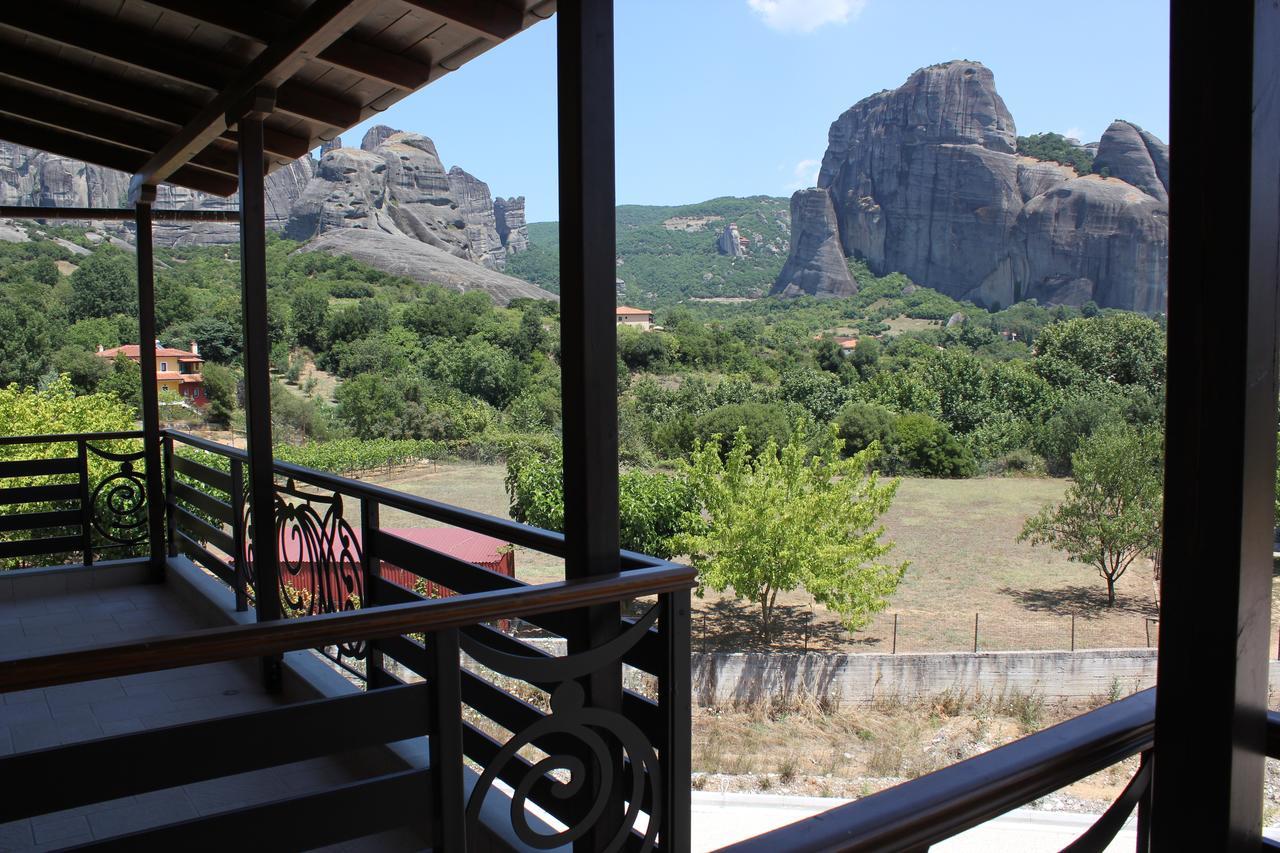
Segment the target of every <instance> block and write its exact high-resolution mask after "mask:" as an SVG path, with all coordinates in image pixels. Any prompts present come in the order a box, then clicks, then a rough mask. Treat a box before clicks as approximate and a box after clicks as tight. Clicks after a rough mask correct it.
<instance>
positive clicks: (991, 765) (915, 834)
mask: <svg viewBox="0 0 1280 853" xmlns="http://www.w3.org/2000/svg"><path fill="white" fill-rule="evenodd" d="M1154 732H1155V689H1154V688H1152V689H1149V690H1144V691H1143V692H1141V693H1136V694H1134V695H1133V696H1130V697H1128V698H1126V699H1122V700H1120V701H1118V702H1113V703H1111V704H1109V705H1104V706H1103V707H1101V708H1098V709H1097V710H1094V711H1090V712H1089V713H1087V714H1082V715H1080V716H1078V717H1074V718H1072V719H1070V720H1067V721H1066V722H1063V723H1059V724H1058V725H1056V726H1052V727H1050V728H1048V729H1045V730H1043V731H1040V732H1037V733H1035V734H1032V735H1028V736H1027V737H1024V738H1021V739H1020V740H1016V741H1014V742H1013V743H1010V744H1006V745H1005V746H1002V747H999V748H997V749H993V750H991V751H990V752H984V753H983V754H981V755H978V756H975V757H973V758H970V759H967V760H965V761H961V762H958V763H956V764H952V765H951V766H949V767H944V768H943V769H941V770H938V771H935V772H933V773H929V774H927V775H925V776H921V777H919V778H918V779H913V780H911V781H910V782H904V783H902V784H901V785H896V786H894V787H892V788H888V789H886V790H883V791H880V792H878V793H876V794H872V795H871V796H869V797H864V798H862V799H860V800H857V801H855V802H853V803H849V804H848V805H844V806H840V807H838V808H834V809H832V810H830V811H827V812H823V813H822V814H821V815H818V816H816V817H813V818H809V819H806V820H801V821H797V822H795V823H792V824H789V825H787V826H784V827H781V828H779V829H776V830H774V831H772V832H768V833H765V834H763V835H759V836H756V837H755V838H751V839H748V840H746V841H743V842H741V843H738V844H733V845H730V846H729V847H726V848H724V850H726V851H733V853H757V851H759V853H775V851H778V850H787V851H819V850H822V851H830V850H842V851H862V850H866V851H871V850H877V851H878V850H910V851H923V850H928V849H929V847H930V845H933V844H937V843H939V842H941V841H944V840H946V839H948V838H951V837H952V836H955V835H958V834H960V833H961V832H964V831H965V830H967V829H972V828H973V827H975V826H978V825H980V824H983V823H986V822H987V821H989V820H991V819H993V818H996V817H999V816H1000V815H1002V814H1005V813H1006V812H1009V811H1011V810H1013V809H1015V808H1018V807H1020V806H1025V805H1027V804H1028V803H1031V802H1033V801H1034V800H1037V799H1039V798H1040V797H1043V796H1046V795H1047V794H1051V793H1053V792H1054V791H1057V790H1060V789H1062V788H1064V787H1066V786H1067V785H1070V784H1072V783H1074V782H1078V781H1080V780H1081V779H1083V778H1085V777H1086V776H1089V775H1092V774H1093V773H1097V772H1098V771H1100V770H1104V769H1106V768H1108V767H1112V766H1114V765H1116V764H1119V763H1120V762H1122V761H1124V760H1125V759H1128V758H1131V757H1133V756H1135V755H1140V756H1141V761H1140V762H1139V765H1138V769H1137V771H1136V772H1135V773H1134V775H1133V778H1132V779H1131V780H1130V782H1129V784H1128V786H1127V787H1126V788H1125V790H1124V792H1123V793H1121V795H1120V796H1119V797H1118V798H1117V799H1116V800H1115V802H1114V803H1113V804H1112V805H1111V807H1110V808H1109V809H1108V810H1107V811H1106V813H1105V814H1103V815H1102V816H1101V817H1100V818H1099V819H1098V820H1097V821H1096V822H1095V823H1094V825H1093V826H1092V827H1090V828H1089V829H1088V830H1087V831H1086V832H1085V833H1084V835H1082V836H1080V838H1078V839H1077V840H1076V841H1075V842H1073V843H1072V844H1071V845H1069V846H1068V847H1066V848H1065V850H1066V851H1071V853H1086V851H1099V853H1100V851H1103V850H1105V849H1106V848H1107V847H1108V845H1110V844H1111V842H1112V841H1113V840H1114V839H1115V837H1116V835H1117V833H1119V831H1120V830H1121V829H1122V828H1123V826H1124V824H1125V823H1126V821H1127V820H1128V819H1129V817H1130V815H1131V814H1132V813H1133V811H1134V809H1135V808H1136V809H1137V811H1138V833H1137V835H1138V838H1137V847H1136V849H1137V850H1139V851H1142V852H1143V853H1145V851H1147V850H1148V849H1149V848H1150V845H1149V837H1148V819H1149V805H1150V793H1151V762H1150V755H1151V748H1152V745H1153V743H1154Z"/></svg>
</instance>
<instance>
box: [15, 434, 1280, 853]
mask: <svg viewBox="0 0 1280 853" xmlns="http://www.w3.org/2000/svg"><path fill="white" fill-rule="evenodd" d="M140 437H141V434H140V433H110V434H94V435H65V436H41V437H30V438H22V437H16V438H4V439H0V445H3V446H5V447H9V448H13V447H17V448H19V449H20V450H21V451H22V453H21V454H20V455H30V456H40V455H42V456H44V457H46V458H40V459H30V460H24V461H8V462H3V463H0V478H3V482H0V489H2V490H0V500H3V501H4V503H5V504H6V505H7V506H8V507H9V508H10V509H11V514H8V515H5V516H0V525H2V526H3V529H4V530H5V531H6V534H5V541H4V542H3V543H2V544H0V555H3V556H4V557H5V558H7V559H9V560H14V559H15V558H21V559H23V562H25V563H26V564H27V565H28V567H26V568H15V569H12V570H10V571H8V572H6V573H4V574H3V575H0V632H3V636H4V637H5V639H6V643H5V649H6V655H7V659H5V660H0V691H2V692H3V693H4V703H3V704H2V705H0V735H3V736H4V739H2V740H0V744H10V743H11V745H12V746H11V749H12V754H10V755H8V756H6V757H4V758H0V777H3V778H6V779H36V778H43V779H60V780H64V781H63V782H62V783H61V784H59V785H55V786H50V785H31V786H24V787H21V788H19V789H15V790H13V791H12V792H11V793H10V794H9V795H8V796H6V797H5V798H4V799H3V800H0V844H3V846H4V849H6V850H8V849H14V850H22V849H59V848H62V847H64V846H69V845H72V844H80V843H85V844H89V845H90V846H91V848H92V849H130V850H135V849H174V848H175V847H178V846H180V845H190V844H191V843H192V839H202V840H206V841H207V842H208V844H209V845H210V847H219V846H228V845H232V844H235V843H237V839H239V838H243V837H245V836H246V834H248V835H249V836H251V837H253V838H255V839H258V840H260V843H261V844H262V845H263V848H264V849H276V848H277V847H280V848H289V849H312V848H319V847H324V846H326V845H332V844H335V843H339V842H353V843H356V844H357V845H366V846H357V847H355V848H352V849H373V850H399V849H421V848H422V847H431V848H433V849H442V850H466V849H517V850H521V849H526V850H532V849H546V848H547V847H548V846H550V847H557V846H561V845H565V846H568V845H571V844H572V843H573V842H575V841H577V842H578V843H579V844H585V845H587V847H588V849H661V850H683V849H688V848H689V846H690V839H691V837H696V833H692V832H691V829H692V828H691V826H690V799H691V791H690V785H689V754H690V749H689V736H690V733H689V725H690V707H689V702H690V681H689V653H690V649H689V621H688V613H689V590H690V588H691V586H692V585H693V583H694V576H693V573H692V571H691V570H689V569H687V568H684V567H682V566H678V565H675V564H672V563H669V562H665V561H661V560H656V559H653V558H649V557H645V556H643V555H639V554H633V553H628V552H623V553H621V554H620V555H619V557H620V562H621V565H622V567H623V569H624V571H623V572H622V573H621V574H616V575H613V576H607V577H599V578H592V579H588V580H583V581H575V582H562V583H548V584H542V585H537V586H531V585H528V584H525V583H523V582H521V581H519V580H517V579H515V578H512V577H508V576H506V575H503V574H499V573H498V572H495V571H492V570H489V569H486V568H482V567H480V566H477V565H474V564H471V563H467V562H464V561H462V560H459V559H457V558H455V557H451V556H449V555H448V554H445V553H441V552H439V551H435V550H432V549H430V548H427V547H424V546H422V545H419V544H416V543H414V542H411V541H409V540H408V539H406V538H404V537H401V536H398V535H396V533H395V532H394V531H392V530H390V529H386V528H384V527H383V526H382V524H381V523H380V518H381V516H382V514H383V513H384V511H396V512H397V513H399V514H408V515H410V516H412V517H414V518H416V519H418V520H420V521H421V522H422V523H424V524H428V525H448V526H451V527H455V528H460V529H464V530H468V531H473V532H479V533H484V534H487V535H490V536H493V537H498V538H501V539H503V540H505V541H507V542H510V543H512V544H516V545H520V546H522V547H526V548H530V549H533V550H536V551H539V552H542V553H545V554H548V555H552V556H562V555H563V553H564V539H563V537H562V536H561V535H559V534H555V533H550V532H547V531H544V530H538V529H534V528H530V527H526V526H523V525H518V524H515V523H512V522H510V521H506V520H504V519H499V518H494V517H491V516H486V515H482V514H479V513H475V512H471V511H468V510H464V509H459V508H457V507H452V506H447V505H444V504H439V503H435V502H432V501H429V500H424V499H423V498H420V497H416V496H412V495H407V494H403V493H399V492H395V491H392V490H389V489H385V488H382V487H378V486H372V485H368V484H365V483H361V482H358V481H355V480H350V479H347V478H343V477H337V476H333V475H331V474H327V473H324V472H321V471H316V470H313V469H309V468H304V467H300V466H297V465H292V464H288V463H281V462H277V463H275V465H274V477H273V481H272V482H273V486H274V500H275V502H274V512H273V516H274V519H275V527H274V530H273V531H272V532H271V534H270V536H269V538H268V541H270V542H272V543H273V544H274V545H275V546H276V549H277V553H278V554H280V555H284V557H283V558H282V559H281V561H280V568H279V580H278V582H276V583H275V584H273V587H274V592H275V598H276V599H277V600H278V602H279V607H280V610H279V613H280V617H281V618H278V619H271V618H267V619H264V618H263V614H262V613H261V612H259V610H258V609H257V608H256V607H255V606H254V605H255V604H256V603H257V602H258V601H259V596H260V595H262V594H264V590H263V589H262V588H261V584H260V583H259V581H258V580H257V578H255V572H254V559H253V543H254V542H255V541H259V540H258V539H257V538H256V537H255V535H254V534H255V531H254V530H253V527H252V513H250V512H249V511H248V507H247V493H248V492H247V489H246V483H245V468H246V466H247V465H248V462H249V460H248V457H247V454H246V453H245V451H243V450H238V449H235V448H231V447H226V446H224V445H220V444H217V443H214V442H211V441H207V440H205V439H201V438H197V437H195V436H191V435H188V434H184V433H181V432H176V431H171V430H170V431H164V432H162V433H161V436H160V440H161V450H162V452H161V454H160V456H161V459H162V466H163V475H164V476H163V478H162V481H163V483H164V489H163V500H162V501H161V502H160V503H159V505H154V504H152V503H151V502H150V501H149V499H148V494H147V489H146V482H147V478H146V476H145V470H143V469H144V467H145V453H144V451H143V449H142V447H141V441H140ZM91 460H92V464H91ZM153 509H155V510H158V511H160V510H162V511H163V517H164V525H163V530H164V531H165V532H164V542H163V545H164V553H165V558H164V564H163V571H162V573H160V574H159V575H157V574H156V573H155V572H154V571H153V568H152V564H151V562H150V559H149V557H148V554H150V553H151V548H150V545H151V543H150V542H149V541H148V538H147V536H148V534H147V531H148V518H149V516H150V513H151V511H152V510H153ZM50 561H61V562H62V563H63V564H62V565H58V566H48V565H41V564H47V563H48V562H50ZM387 567H394V568H396V569H402V570H404V571H406V572H408V573H410V575H412V576H413V577H415V578H417V579H419V580H420V582H421V585H419V586H418V589H419V590H420V591H423V592H425V591H426V589H428V588H432V589H439V588H445V589H448V590H453V591H455V592H456V594H455V595H453V596H450V597H447V598H436V599H428V598H426V597H424V596H423V595H421V594H419V592H415V591H414V590H413V589H410V588H408V587H407V586H405V585H401V584H397V583H393V582H391V581H390V580H387V579H386V578H384V577H382V574H383V573H384V570H385V569H386V568H387ZM396 574H397V576H398V577H403V574H402V573H396ZM157 581H158V582H157ZM623 614H626V615H623ZM587 617H590V618H600V617H603V618H605V619H608V620H609V622H608V623H607V624H610V625H612V626H613V627H612V629H611V630H609V631H608V635H607V637H605V638H604V639H597V640H596V641H595V642H594V643H585V644H584V643H583V641H582V639H581V638H582V625H583V623H584V621H585V619H586V618H587ZM548 639H550V640H553V641H554V640H558V639H562V640H565V641H566V643H564V645H565V646H566V647H567V649H568V653H567V654H563V655H554V654H551V653H549V652H547V651H546V649H547V648H548V647H553V646H554V645H555V644H554V643H548V642H546V640H548ZM624 684H625V685H629V686H627V687H624ZM1154 719H1155V717H1154V691H1146V692H1144V693H1141V694H1138V695H1136V696H1133V697H1131V698H1129V699H1126V700H1123V701H1121V702H1118V703H1115V704H1114V705H1110V706H1106V707H1104V708H1102V709H1100V710H1098V711H1095V712H1093V713H1090V714H1086V715H1084V716H1082V717H1078V718H1076V719H1073V720H1071V721H1069V722H1067V723H1064V724H1062V725H1059V726H1056V727H1054V728H1052V729H1048V730H1046V731H1043V732H1041V733H1039V734H1036V735H1033V736H1030V737H1027V738H1024V739H1023V740H1021V741H1017V742H1015V743H1013V744H1010V745H1009V746H1006V747H1003V748H1000V749H997V750H994V751H992V752H990V753H987V754H984V755H981V756H978V757H976V758H973V759H970V760H968V761H965V762H962V763H960V764H957V765H953V766H952V767H949V768H946V769H944V770H942V771H939V772H936V773H933V774H930V775H928V776H924V777H921V778H919V779H917V780H914V781H912V782H908V783H905V784H903V785H900V786H898V787H896V788H893V789H890V790H887V791H884V792H881V793H879V794H876V795H873V796H870V797H866V798H864V799H862V800H859V801H857V802H855V803H852V804H850V805H847V806H842V807H839V808H836V809H833V810H832V811H829V812H827V813H825V814H823V815H821V816H820V817H819V818H817V819H812V820H805V821H801V822H798V823H796V824H794V825H792V826H789V827H784V828H782V829H779V830H776V831H775V832H772V833H767V834H765V835H763V836H759V837H757V838H754V839H750V840H747V841H744V842H741V843H739V844H737V845H735V846H734V848H733V849H735V850H740V851H744V853H745V852H746V851H755V850H761V851H764V850H778V849H786V850H826V849H851V850H880V849H927V847H928V845H930V844H935V843H938V842H941V841H944V840H945V839H947V838H950V837H952V836H954V835H956V834H958V833H961V832H963V831H965V830H968V829H970V828H973V827H975V826H978V825H980V824H982V823H984V822H985V821H988V820H991V819H993V818H996V817H998V816H999V815H1001V814H1003V813H1005V812H1008V811H1010V810H1012V809H1014V808H1017V807H1019V806H1023V805H1026V804H1028V803H1030V802H1032V801H1033V800H1035V799H1036V798H1038V797H1041V796H1044V795H1046V794H1048V793H1051V792H1053V791H1054V790H1057V789H1059V788H1062V787H1064V786H1066V785H1068V784H1070V783H1072V782H1075V781H1077V780H1079V779H1081V778H1084V777H1085V776H1087V775H1089V774H1091V773H1095V772H1098V771H1100V770H1103V769H1105V768H1107V767H1111V766H1113V765H1116V764H1119V763H1121V762H1124V761H1126V760H1127V759H1130V758H1132V757H1133V756H1141V761H1140V763H1139V765H1138V769H1137V772H1136V773H1135V774H1134V776H1133V778H1132V780H1131V782H1130V784H1129V786H1128V788H1127V789H1126V790H1125V791H1124V793H1123V794H1122V795H1121V796H1120V797H1119V799H1118V800H1117V801H1116V802H1115V804H1114V805H1113V806H1112V808H1111V809H1110V810H1109V811H1108V812H1107V813H1106V814H1105V815H1104V816H1103V818H1102V819H1101V820H1100V821H1098V822H1097V823H1096V824H1095V825H1094V826H1093V828H1092V829H1090V830H1089V831H1088V832H1087V833H1086V834H1085V835H1084V836H1082V837H1081V838H1080V839H1079V840H1078V841H1077V842H1076V844H1075V845H1073V846H1072V847H1070V848H1068V849H1071V850H1077V851H1078V850H1102V849H1105V848H1106V847H1107V845H1108V844H1109V843H1110V842H1111V840H1112V839H1113V838H1114V836H1115V835H1116V834H1117V833H1118V832H1119V831H1120V830H1121V828H1122V827H1124V825H1125V823H1126V821H1127V820H1129V819H1130V818H1131V816H1132V815H1133V814H1134V813H1135V812H1136V814H1137V821H1138V838H1139V844H1138V849H1140V850H1144V849H1147V847H1146V844H1147V841H1146V838H1147V835H1148V823H1149V807H1150V793H1151V787H1150V781H1151V763H1150V754H1151V749H1152V746H1153V730H1154ZM1271 731H1272V732H1273V735H1272V737H1273V745H1272V748H1271V752H1272V753H1273V754H1280V748H1278V745H1280V726H1273V727H1272V729H1271ZM344 849H345V848H344Z"/></svg>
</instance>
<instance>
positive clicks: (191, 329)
mask: <svg viewBox="0 0 1280 853" xmlns="http://www.w3.org/2000/svg"><path fill="white" fill-rule="evenodd" d="M165 338H166V339H167V342H168V343H170V344H172V345H173V346H177V347H186V346H187V345H188V343H189V342H190V341H195V342H196V344H197V345H198V346H199V347H200V355H201V356H202V357H203V358H204V359H205V361H206V363H207V362H211V361H215V362H217V363H219V364H228V365H229V364H235V363H236V362H237V361H239V360H240V354H241V353H242V352H243V351H244V336H243V334H242V331H241V326H240V324H239V323H238V322H235V321H232V320H231V319H229V318H227V317H219V316H212V315H210V316H201V317H197V318H196V319H194V320H190V321H188V322H186V323H181V324H179V325H177V326H173V327H171V328H169V329H167V330H165Z"/></svg>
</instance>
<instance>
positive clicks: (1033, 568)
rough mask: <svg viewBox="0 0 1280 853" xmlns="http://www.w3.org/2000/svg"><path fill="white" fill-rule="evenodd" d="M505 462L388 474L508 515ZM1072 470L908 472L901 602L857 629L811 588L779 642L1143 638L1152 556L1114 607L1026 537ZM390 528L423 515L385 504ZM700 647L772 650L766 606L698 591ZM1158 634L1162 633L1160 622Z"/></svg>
mask: <svg viewBox="0 0 1280 853" xmlns="http://www.w3.org/2000/svg"><path fill="white" fill-rule="evenodd" d="M504 471H505V469H504V468H503V466H501V465H475V464H463V463H449V464H440V465H433V466H427V467H420V468H415V469H410V470H407V471H401V472H397V473H393V474H390V475H385V476H382V477H379V478H377V479H376V481H377V482H378V483H380V484H382V485H386V486H390V487H391V488H395V489H399V490H401V491H406V492H410V493H411V494H415V495H420V496H422V497H426V498H431V499H432V500H438V501H442V502H444V503H449V504H454V505H456V506H462V507H466V508H468V509H473V510H478V511H480V512H485V513H489V514H491V515H496V516H500V517H503V518H506V517H507V497H506V492H505V491H504V489H503V485H502V478H503V474H504ZM1065 487H1066V481H1065V480H1056V479H1047V478H980V479H972V480H926V479H905V480H903V482H902V486H901V488H900V489H899V491H898V496H897V499H896V500H895V502H894V506H893V508H892V510H890V512H889V514H888V515H887V516H886V518H885V527H886V536H887V537H888V538H890V539H892V540H893V541H894V542H896V543H897V547H896V549H895V550H894V551H893V552H892V554H891V556H892V557H893V558H894V559H896V560H907V561H909V562H910V567H909V568H908V570H907V574H906V577H905V578H904V580H903V582H902V585H901V586H900V587H899V589H898V592H897V593H896V594H895V595H894V597H893V600H892V602H891V604H890V607H889V609H888V610H886V611H885V612H883V613H881V614H878V615H877V616H876V617H875V618H874V619H873V621H872V622H871V624H870V625H869V626H867V628H865V629H864V630H861V631H857V632H854V633H853V634H850V633H849V632H847V631H845V630H844V629H843V628H842V627H841V626H840V625H839V624H838V622H837V621H836V620H835V619H834V617H833V616H832V615H831V614H830V613H828V612H827V611H826V610H825V609H824V608H822V607H819V606H815V605H813V603H812V599H811V598H810V597H809V596H807V595H806V594H804V593H803V592H798V593H793V594H790V595H785V596H782V597H780V604H781V605H782V607H781V616H780V619H781V622H782V624H783V626H784V630H783V631H782V633H781V634H780V635H779V636H778V637H777V638H776V639H775V642H774V644H773V647H774V648H775V649H803V648H805V647H806V634H807V635H808V636H807V647H808V648H809V649H810V650H831V651H837V650H838V651H850V652H852V651H876V652H887V651H891V650H892V649H893V642H894V641H893V623H894V616H895V615H896V616H897V621H898V637H897V650H898V651H899V652H922V651H961V650H967V649H972V648H973V621H974V614H975V613H977V614H978V647H979V649H985V650H988V651H991V650H1009V649H1065V648H1070V647H1071V622H1072V620H1071V616H1072V614H1075V616H1076V619H1075V633H1076V641H1075V642H1076V647H1077V648H1110V647H1122V646H1143V645H1146V643H1147V627H1148V626H1147V623H1146V619H1147V617H1150V616H1154V615H1155V600H1154V590H1153V588H1152V582H1151V571H1150V566H1149V565H1148V564H1147V563H1146V562H1145V561H1141V562H1139V563H1136V564H1135V565H1134V566H1132V567H1131V568H1130V569H1129V571H1128V572H1127V573H1126V574H1125V576H1124V577H1123V578H1121V580H1120V582H1119V584H1118V585H1117V591H1118V600H1117V602H1116V606H1115V607H1114V608H1108V607H1107V606H1106V597H1105V586H1104V585H1103V583H1102V581H1101V579H1100V578H1098V576H1097V575H1096V574H1095V573H1094V572H1093V571H1092V570H1091V569H1089V568H1087V567H1084V566H1080V565H1077V564H1075V563H1071V562H1069V561H1067V560H1066V558H1065V557H1063V556H1062V555H1061V554H1059V553H1058V552H1056V551H1053V550H1050V549H1048V548H1044V547H1039V548H1033V547H1032V546H1030V545H1022V544H1018V543H1017V542H1015V541H1014V540H1015V539H1016V537H1017V535H1018V531H1019V530H1020V529H1021V527H1022V523H1023V520H1024V519H1025V518H1026V517H1027V516H1028V515H1031V514H1032V513H1033V512H1035V511H1036V510H1037V509H1039V508H1040V507H1041V506H1043V505H1044V504H1046V503H1051V502H1053V501H1056V500H1058V499H1059V498H1061V496H1062V492H1063V489H1065ZM382 523H383V524H384V525H386V526H388V527H412V526H416V525H418V524H420V523H421V522H420V521H418V520H417V519H415V518H414V517H413V516H410V515H408V514H406V513H401V512H398V511H395V510H384V512H383V517H382ZM516 571H517V574H518V575H519V576H520V577H522V578H525V579H527V580H530V581H534V582H540V581H547V580H556V579H559V578H561V577H563V564H562V562H561V561H560V560H558V559H556V558H552V557H547V556H545V555H541V554H538V553H536V552H533V551H530V550H528V549H524V548H520V549H517V552H516ZM694 607H695V613H694V623H693V630H694V636H693V644H694V648H695V649H699V650H700V649H702V648H708V649H724V650H735V651H738V650H747V649H754V648H760V647H761V642H760V638H759V635H758V631H757V623H756V618H755V613H756V610H755V608H754V607H753V606H751V605H748V604H747V603H746V602H742V601H738V600H736V599H734V598H733V597H732V595H717V594H715V593H712V592H708V593H707V595H706V596H705V597H704V598H702V599H697V598H695V599H694ZM1150 632H1151V642H1152V644H1154V643H1155V642H1156V639H1157V634H1156V626H1155V625H1154V624H1152V625H1151V626H1150Z"/></svg>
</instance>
